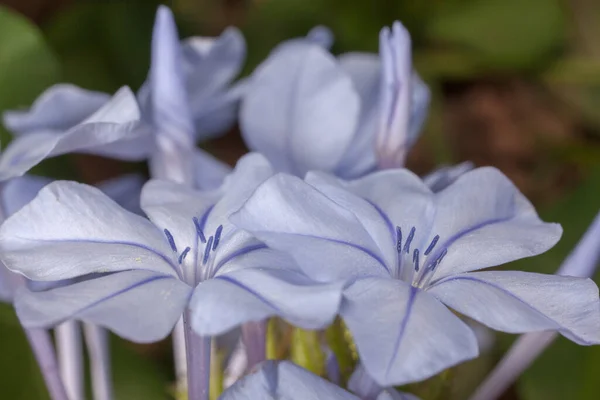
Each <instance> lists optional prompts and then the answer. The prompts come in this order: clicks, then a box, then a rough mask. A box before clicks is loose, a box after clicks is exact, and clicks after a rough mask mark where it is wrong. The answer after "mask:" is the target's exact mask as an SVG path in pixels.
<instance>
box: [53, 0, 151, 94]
mask: <svg viewBox="0 0 600 400" xmlns="http://www.w3.org/2000/svg"><path fill="white" fill-rule="evenodd" d="M157 4H158V2H155V1H146V2H116V3H115V2H108V3H107V2H88V3H78V4H74V5H73V6H71V7H70V8H68V9H67V10H65V11H64V12H62V13H60V14H58V15H57V16H56V17H55V18H54V19H53V20H52V21H50V23H49V24H47V26H46V27H45V32H46V34H47V36H48V40H49V42H50V44H51V45H52V47H53V48H54V49H55V51H56V52H57V54H58V55H59V57H60V58H61V61H62V63H63V66H64V80H65V81H67V82H71V83H74V84H76V85H79V86H82V87H84V88H86V89H92V90H100V91H105V92H114V91H115V90H116V89H118V88H119V87H120V86H122V85H128V86H130V87H132V89H134V90H136V89H137V88H138V87H139V86H140V85H141V84H142V82H143V81H144V79H145V77H146V74H147V72H148V68H149V60H150V39H151V34H152V24H153V22H154V14H155V12H156V9H157Z"/></svg>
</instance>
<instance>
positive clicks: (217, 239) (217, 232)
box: [212, 225, 223, 250]
mask: <svg viewBox="0 0 600 400" xmlns="http://www.w3.org/2000/svg"><path fill="white" fill-rule="evenodd" d="M221 232H223V225H219V227H218V228H217V231H216V232H215V241H214V242H213V246H212V249H213V250H216V249H217V246H218V245H219V240H221Z"/></svg>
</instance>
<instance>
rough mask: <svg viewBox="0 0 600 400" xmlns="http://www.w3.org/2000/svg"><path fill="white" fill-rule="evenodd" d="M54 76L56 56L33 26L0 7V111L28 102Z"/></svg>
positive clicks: (55, 77)
mask: <svg viewBox="0 0 600 400" xmlns="http://www.w3.org/2000/svg"><path fill="white" fill-rule="evenodd" d="M58 76H59V66H58V62H57V60H56V57H55V56H54V54H53V53H52V51H51V50H50V48H49V47H48V46H47V44H46V43H45V41H44V38H43V37H42V35H41V33H40V32H39V31H38V29H37V27H36V26H34V25H33V24H32V23H31V22H29V21H28V20H27V19H25V18H24V17H22V16H20V15H19V14H16V13H14V12H12V11H9V10H8V9H6V8H4V7H0V88H2V89H1V91H0V110H1V109H6V108H9V107H18V106H27V105H29V103H30V102H31V101H32V100H33V99H34V98H35V97H36V96H37V95H38V94H39V93H40V92H41V91H42V90H43V89H45V88H46V87H47V86H50V85H51V84H53V83H55V82H56V81H57V80H58Z"/></svg>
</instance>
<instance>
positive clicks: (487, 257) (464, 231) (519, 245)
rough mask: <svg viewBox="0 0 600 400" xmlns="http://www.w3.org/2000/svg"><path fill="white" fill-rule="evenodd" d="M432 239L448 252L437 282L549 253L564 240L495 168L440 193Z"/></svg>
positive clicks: (466, 177)
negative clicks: (435, 237) (449, 277)
mask: <svg viewBox="0 0 600 400" xmlns="http://www.w3.org/2000/svg"><path fill="white" fill-rule="evenodd" d="M435 202H436V204H435V205H436V207H435V210H436V214H435V220H434V221H433V224H432V226H431V234H430V237H429V238H427V240H431V239H432V237H433V235H439V237H440V240H439V244H438V245H437V246H436V249H435V250H434V251H433V252H432V253H431V256H430V257H431V259H435V258H437V256H438V255H439V254H440V252H442V251H444V249H447V254H446V256H445V257H444V259H443V261H442V263H441V264H440V265H439V266H438V267H437V269H436V272H435V274H434V277H433V279H434V280H437V279H441V278H443V277H446V276H449V275H452V274H457V273H462V272H468V271H473V270H477V269H482V268H486V267H492V266H496V265H501V264H504V263H507V262H509V261H513V260H518V259H520V258H524V257H530V256H535V255H538V254H540V253H543V252H545V251H546V250H548V249H550V248H551V247H552V246H554V244H555V243H556V242H557V241H558V240H559V239H560V236H561V234H562V229H561V227H560V225H558V224H550V223H544V222H543V221H541V220H540V219H539V217H538V216H537V214H536V212H535V209H534V208H533V206H532V205H531V203H529V201H528V200H527V199H526V198H525V196H523V195H522V194H521V193H520V192H519V190H518V189H517V188H516V187H515V186H514V185H513V183H512V182H510V180H509V179H508V178H507V177H505V176H504V175H503V174H502V173H501V172H500V171H498V170H496V169H494V168H478V169H475V170H473V171H471V172H467V173H466V174H464V175H462V176H461V177H460V178H459V179H457V180H456V182H455V183H454V184H452V185H450V186H448V187H447V188H446V189H444V190H442V191H441V192H439V193H437V195H436V198H435Z"/></svg>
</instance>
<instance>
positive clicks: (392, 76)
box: [240, 22, 429, 178]
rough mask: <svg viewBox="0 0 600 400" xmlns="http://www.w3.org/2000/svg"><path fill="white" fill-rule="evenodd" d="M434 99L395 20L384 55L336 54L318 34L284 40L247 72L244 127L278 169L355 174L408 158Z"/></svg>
mask: <svg viewBox="0 0 600 400" xmlns="http://www.w3.org/2000/svg"><path fill="white" fill-rule="evenodd" d="M309 36H310V35H309ZM428 105H429V90H428V88H427V86H426V85H425V84H424V83H423V82H422V81H421V79H420V78H419V77H418V75H417V74H416V73H415V72H414V71H413V69H412V61H411V57H410V36H409V34H408V32H407V31H406V30H405V29H404V27H403V26H402V25H401V24H400V23H399V22H396V23H395V24H394V26H393V29H392V31H390V30H389V29H387V28H385V29H383V30H382V32H381V38H380V56H379V57H378V56H377V55H374V54H367V53H348V54H343V55H341V56H340V57H339V58H337V59H336V58H335V57H333V56H332V55H331V54H330V53H329V52H328V51H327V50H325V49H324V47H323V46H321V45H319V44H317V43H315V42H314V41H312V40H303V41H299V40H295V41H293V42H292V43H286V44H284V45H282V46H279V47H278V48H277V49H276V51H274V52H272V53H271V56H270V57H269V58H268V59H267V60H266V61H264V62H263V63H262V64H261V65H260V66H259V67H258V68H257V69H256V71H255V72H254V73H253V75H252V77H251V78H250V79H249V82H248V85H247V88H246V92H245V94H244V96H243V101H242V107H241V111H240V126H241V130H242V135H243V137H244V140H245V141H246V144H247V145H248V147H250V149H252V150H254V151H258V152H260V153H262V154H264V155H265V156H266V157H267V158H268V159H269V160H270V161H271V163H272V164H273V166H274V167H275V169H277V170H278V171H282V172H287V173H291V174H295V175H298V176H304V174H305V173H306V172H308V171H310V170H319V171H325V172H329V173H333V174H335V175H337V176H340V177H343V178H355V177H360V176H362V175H365V174H366V173H368V172H371V171H373V170H374V169H376V168H377V166H378V163H379V164H380V166H382V167H386V168H389V167H391V166H400V165H402V163H403V161H404V154H405V153H406V151H407V150H408V149H409V148H410V146H412V144H413V143H414V141H415V140H416V137H417V136H418V133H419V131H420V130H421V126H422V124H423V122H424V120H425V116H426V112H427V109H428ZM376 150H377V152H379V153H381V155H382V157H383V158H382V159H381V160H379V162H378V160H377V152H376Z"/></svg>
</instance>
